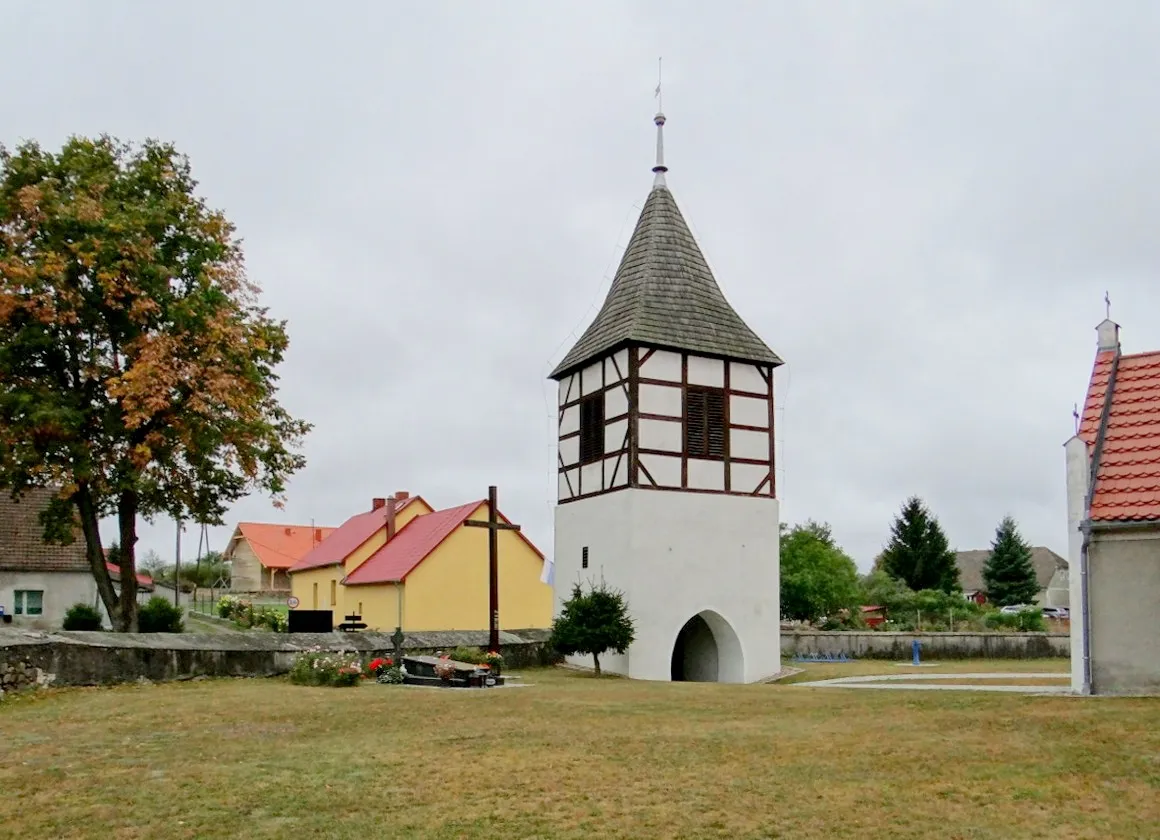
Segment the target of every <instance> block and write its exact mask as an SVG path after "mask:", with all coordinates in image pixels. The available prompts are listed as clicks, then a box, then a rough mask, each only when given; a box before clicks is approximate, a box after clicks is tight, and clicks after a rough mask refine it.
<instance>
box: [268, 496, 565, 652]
mask: <svg viewBox="0 0 1160 840" xmlns="http://www.w3.org/2000/svg"><path fill="white" fill-rule="evenodd" d="M497 515H498V516H499V518H500V519H501V520H503V521H505V522H506V521H507V519H506V517H504V516H503V514H502V513H501V512H497ZM486 517H487V502H486V501H485V500H482V499H477V500H473V501H471V502H468V503H466V504H463V505H459V506H457V507H453V508H446V509H443V510H435V509H434V508H432V507H431V506H430V505H429V504H427V502H426V501H425V500H424V499H423V498H422V497H420V496H410V495H409V494H407V493H396V494H395V495H394V496H391V497H390V498H387V499H374V500H373V501H372V505H371V510H370V511H367V512H364V513H359V514H356V515H355V516H352V517H351V518H350V519H348V520H347V521H346V522H344V523H343V524H342V525H341V526H339V527H338V528H336V529H335V530H334V532H333V533H332V534H330V535H329V536H328V537H327V538H326V539H324V540H323V541H322V542H321V543H319V545H318V546H317V547H316V548H315V549H314V550H313V551H311V552H310V553H309V554H307V555H306V556H305V557H304V558H303V559H302V560H301V561H300V562H299V563H297V564H295V565H294V566H293V567H292V568H291V569H290V580H291V585H292V588H293V593H294V596H295V597H296V598H297V599H298V607H297V608H298V609H313V610H331V611H332V612H333V613H334V623H335V625H337V624H339V623H340V622H341V621H342V620H343V619H344V618H345V617H346V616H347V615H359V616H361V617H362V622H363V623H364V624H366V626H367V628H368V629H372V630H393V629H395V628H396V627H401V628H402V629H403V630H404V632H415V631H423V630H486V629H487V628H488V626H489V621H488V584H489V578H488V568H489V566H488V557H489V555H488V531H487V529H486V528H472V527H468V526H466V525H465V523H466V522H467V521H468V520H472V519H474V520H481V519H486ZM498 547H499V555H498V560H499V587H500V593H499V594H500V627H501V629H504V630H523V629H530V628H544V627H549V626H551V623H552V587H551V586H550V585H549V584H546V583H544V582H542V580H541V577H542V576H543V569H544V556H543V554H542V553H541V552H540V551H539V549H538V548H536V547H535V546H534V545H533V544H532V543H531V541H530V540H528V538H527V537H526V536H524V535H523V534H522V533H521V532H519V531H510V530H503V531H500V532H499V534H498Z"/></svg>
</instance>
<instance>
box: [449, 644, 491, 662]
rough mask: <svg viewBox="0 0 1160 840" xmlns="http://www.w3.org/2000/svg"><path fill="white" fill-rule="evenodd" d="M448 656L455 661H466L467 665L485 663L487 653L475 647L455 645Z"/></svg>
mask: <svg viewBox="0 0 1160 840" xmlns="http://www.w3.org/2000/svg"><path fill="white" fill-rule="evenodd" d="M449 656H450V657H451V658H452V659H454V660H455V661H456V662H466V663H467V664H468V665H486V664H487V654H486V653H484V652H483V650H482V649H481V648H477V647H457V648H456V649H455V650H453V651H451V653H450V654H449Z"/></svg>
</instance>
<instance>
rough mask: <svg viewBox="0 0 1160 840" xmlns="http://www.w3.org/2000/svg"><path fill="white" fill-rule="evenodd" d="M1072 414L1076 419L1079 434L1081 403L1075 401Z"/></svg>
mask: <svg viewBox="0 0 1160 840" xmlns="http://www.w3.org/2000/svg"><path fill="white" fill-rule="evenodd" d="M1071 416H1072V417H1073V418H1074V419H1075V433H1076V434H1077V435H1078V434H1079V403H1074V404H1073V405H1072V409H1071Z"/></svg>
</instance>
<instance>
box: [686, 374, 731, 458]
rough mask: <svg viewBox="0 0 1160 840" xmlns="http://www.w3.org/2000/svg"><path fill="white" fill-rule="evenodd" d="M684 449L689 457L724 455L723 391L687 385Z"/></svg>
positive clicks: (720, 456)
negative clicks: (688, 386)
mask: <svg viewBox="0 0 1160 840" xmlns="http://www.w3.org/2000/svg"><path fill="white" fill-rule="evenodd" d="M685 453H686V455H688V456H689V457H690V458H724V457H725V392H724V391H723V390H721V389H720V388H689V389H688V391H687V392H686V393H685Z"/></svg>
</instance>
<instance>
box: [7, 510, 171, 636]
mask: <svg viewBox="0 0 1160 840" xmlns="http://www.w3.org/2000/svg"><path fill="white" fill-rule="evenodd" d="M53 493H54V491H52V490H48V489H43V488H33V489H30V490H28V491H26V492H25V493H24V494H22V495H21V497H20V499H19V500H15V501H14V500H13V499H12V496H11V494H10V493H7V492H0V614H2V615H3V618H0V623H2V626H8V627H25V628H30V629H37V630H59V629H60V626H61V623H62V622H63V621H64V615H65V613H66V612H68V610H69V608H70V607H72V606H73V605H74V604H88V605H90V606H93V607H96V608H98V609H100V610H101V612H102V613H104V609H103V608H102V605H101V599H100V596H99V595H98V594H97V584H96V581H95V580H94V579H93V573H92V569H91V568H90V566H89V561H88V559H87V558H86V556H85V543H84V540H83V539H82V538H81V537H80V535H79V534H78V535H77V539H76V540H75V541H74V542H73V544H72V545H67V546H61V545H49V544H46V543H45V542H44V527H43V526H42V525H41V524H40V513H41V511H43V510H44V509H45V507H46V506H47V505H48V503H49V501H50V500H51V499H52V497H53ZM109 572H110V574H111V576H112V578H113V587H114V589H115V590H117V591H119V590H120V586H119V581H120V570H119V569H117V568H116V567H114V566H109ZM137 585H138V601H142V602H143V601H145V600H146V599H147V598H149V597H150V596H151V595H152V594H153V581H152V580H151V579H150V578H149V576H148V575H143V574H138V575H137ZM109 626H110V622H109V619H108V616H107V614H106V616H105V627H106V628H108V627H109Z"/></svg>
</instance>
